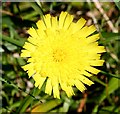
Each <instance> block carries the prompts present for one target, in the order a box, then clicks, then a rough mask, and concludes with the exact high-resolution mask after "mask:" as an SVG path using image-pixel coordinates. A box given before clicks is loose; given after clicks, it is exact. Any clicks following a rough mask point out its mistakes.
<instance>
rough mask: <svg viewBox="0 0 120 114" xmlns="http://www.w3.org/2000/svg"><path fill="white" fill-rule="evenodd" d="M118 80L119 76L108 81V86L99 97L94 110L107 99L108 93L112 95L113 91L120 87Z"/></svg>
mask: <svg viewBox="0 0 120 114" xmlns="http://www.w3.org/2000/svg"><path fill="white" fill-rule="evenodd" d="M118 81H120V80H118V79H117V78H111V80H110V81H109V83H108V88H105V89H104V91H103V92H102V93H101V94H100V96H99V97H98V99H97V105H96V106H95V107H94V109H93V112H97V111H98V107H99V105H100V104H101V103H102V101H103V100H105V99H106V98H107V96H108V95H110V94H111V93H113V92H114V91H115V90H117V89H118V86H119V85H118ZM106 93H107V94H106Z"/></svg>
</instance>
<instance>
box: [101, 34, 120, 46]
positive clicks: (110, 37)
mask: <svg viewBox="0 0 120 114" xmlns="http://www.w3.org/2000/svg"><path fill="white" fill-rule="evenodd" d="M119 36H120V33H111V32H101V37H102V38H104V39H101V41H100V43H103V44H108V43H109V42H110V41H115V40H120V37H119Z"/></svg>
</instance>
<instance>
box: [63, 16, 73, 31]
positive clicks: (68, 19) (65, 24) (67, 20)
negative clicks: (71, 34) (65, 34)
mask: <svg viewBox="0 0 120 114" xmlns="http://www.w3.org/2000/svg"><path fill="white" fill-rule="evenodd" d="M72 20H73V16H72V15H69V14H68V15H67V16H66V19H65V22H64V27H63V28H64V29H68V27H69V26H70V24H71V23H72Z"/></svg>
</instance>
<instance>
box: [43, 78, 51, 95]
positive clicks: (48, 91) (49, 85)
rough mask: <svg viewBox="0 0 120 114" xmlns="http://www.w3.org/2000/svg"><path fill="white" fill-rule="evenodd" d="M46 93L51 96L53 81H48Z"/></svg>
mask: <svg viewBox="0 0 120 114" xmlns="http://www.w3.org/2000/svg"><path fill="white" fill-rule="evenodd" d="M45 93H47V94H49V95H51V93H52V84H51V79H47V83H46V87H45Z"/></svg>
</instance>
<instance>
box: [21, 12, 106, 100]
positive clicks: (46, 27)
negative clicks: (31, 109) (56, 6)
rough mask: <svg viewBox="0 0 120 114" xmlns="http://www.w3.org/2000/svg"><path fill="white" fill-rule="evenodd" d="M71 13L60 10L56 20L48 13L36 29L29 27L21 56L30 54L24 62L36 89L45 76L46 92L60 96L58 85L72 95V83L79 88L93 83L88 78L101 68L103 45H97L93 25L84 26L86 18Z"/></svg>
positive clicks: (41, 83)
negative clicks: (78, 17) (26, 61)
mask: <svg viewBox="0 0 120 114" xmlns="http://www.w3.org/2000/svg"><path fill="white" fill-rule="evenodd" d="M73 18H74V17H73V15H70V14H68V13H67V12H61V14H60V16H59V20H58V19H57V17H52V16H50V14H47V15H45V16H44V21H42V20H39V21H38V22H37V27H38V29H34V28H30V29H29V30H28V33H29V34H30V37H29V38H28V41H27V42H25V44H24V46H23V48H24V49H23V50H22V53H21V57H29V58H28V64H27V65H25V66H23V69H24V70H25V71H27V73H28V75H29V77H31V76H32V77H33V79H34V81H35V86H36V87H38V88H39V89H40V88H41V87H42V85H43V83H44V82H45V80H46V87H45V93H47V94H49V95H51V93H52V91H53V95H54V97H55V98H60V91H59V90H60V89H62V90H64V91H65V92H66V94H67V96H68V97H70V96H72V95H74V91H73V88H72V87H73V86H76V87H77V88H78V89H79V90H80V91H81V92H83V91H84V90H85V89H86V87H85V86H84V84H87V85H89V86H90V85H92V84H93V82H92V81H91V80H89V79H88V78H89V77H90V76H92V75H93V74H97V73H98V72H99V71H100V70H98V69H96V68H94V66H102V65H103V62H104V60H100V56H101V53H103V52H105V49H104V47H103V46H98V42H97V40H98V39H99V34H94V35H91V34H92V33H94V32H95V31H96V28H95V27H94V26H93V25H91V26H89V27H88V26H85V23H86V20H85V19H83V18H80V19H79V20H78V21H77V22H76V23H74V22H72V21H73Z"/></svg>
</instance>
